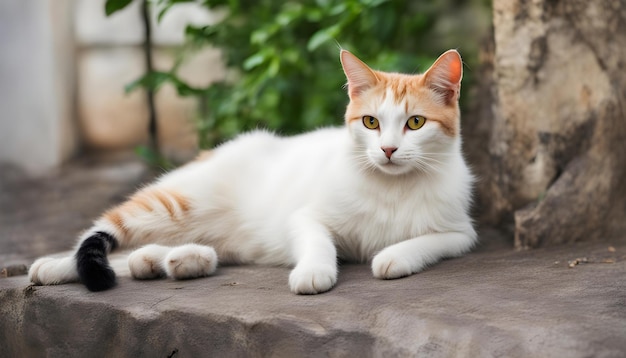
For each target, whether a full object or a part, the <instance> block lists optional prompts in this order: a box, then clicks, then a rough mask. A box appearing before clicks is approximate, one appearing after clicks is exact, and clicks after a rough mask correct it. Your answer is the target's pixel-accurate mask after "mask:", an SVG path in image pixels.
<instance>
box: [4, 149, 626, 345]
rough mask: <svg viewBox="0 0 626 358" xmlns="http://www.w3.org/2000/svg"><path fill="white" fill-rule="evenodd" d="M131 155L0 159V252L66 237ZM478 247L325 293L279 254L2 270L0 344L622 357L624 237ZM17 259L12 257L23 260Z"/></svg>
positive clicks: (54, 245) (349, 270)
mask: <svg viewBox="0 0 626 358" xmlns="http://www.w3.org/2000/svg"><path fill="white" fill-rule="evenodd" d="M147 177H148V175H147V174H146V170H145V167H143V166H142V165H141V164H140V163H138V162H137V161H136V160H135V159H133V158H132V157H129V156H127V155H122V156H115V157H113V158H110V157H106V158H100V157H93V156H91V157H87V158H82V159H80V160H78V161H74V162H73V163H71V164H70V165H69V166H67V167H65V168H63V169H62V170H60V171H59V172H57V173H53V174H51V175H49V176H47V177H45V178H39V179H29V180H26V179H24V177H23V176H22V175H21V174H20V173H18V172H17V171H15V170H13V169H11V168H2V170H0V185H2V191H1V192H0V193H1V195H0V215H1V216H0V266H1V267H4V268H6V267H12V268H15V267H19V265H20V264H24V265H27V264H29V263H30V262H32V260H33V259H34V258H35V257H37V256H40V255H44V254H50V253H54V252H58V251H64V250H68V249H70V248H71V247H72V245H73V243H74V237H75V236H76V235H77V234H78V233H79V232H80V230H82V229H84V228H86V227H87V226H88V225H89V222H90V221H91V220H92V219H93V218H95V217H97V215H98V214H99V213H100V212H101V211H102V210H103V209H105V208H106V207H108V206H110V205H112V204H114V203H116V202H119V201H121V200H123V198H124V196H125V195H127V194H128V193H129V191H131V190H132V189H133V188H136V187H137V186H139V185H140V183H141V181H142V180H144V179H145V178H147ZM481 241H482V243H483V244H482V245H481V246H480V247H478V248H477V249H476V250H475V251H474V252H473V253H471V254H469V255H466V256H464V257H462V258H458V259H451V260H446V261H444V262H442V263H440V264H437V265H435V266H433V267H432V268H430V269H428V270H426V271H424V272H422V273H420V274H417V275H414V276H411V277H407V278H403V279H399V280H389V281H382V280H377V279H374V278H372V276H371V273H370V270H369V267H368V266H367V265H351V264H346V265H342V266H341V268H340V276H339V282H338V283H337V286H336V287H335V288H334V289H333V290H331V291H330V292H328V293H325V294H322V295H317V296H296V295H293V294H291V293H290V292H289V289H288V286H287V279H288V275H289V269H288V268H272V267H259V266H242V267H234V266H233V267H221V268H219V269H218V271H217V273H216V275H215V276H214V277H210V278H203V279H197V280H189V281H173V280H169V279H164V280H157V281H135V280H132V279H131V278H129V277H128V275H127V273H125V272H120V274H121V277H120V279H119V283H118V285H117V286H116V287H115V288H114V289H112V290H109V291H105V292H100V293H92V292H89V291H87V290H86V289H85V287H84V286H81V285H79V284H69V285H62V286H46V287H42V286H31V285H30V284H29V282H28V279H27V278H26V276H24V275H18V276H12V277H8V278H1V279H0V314H1V316H2V320H0V347H1V348H0V356H7V357H13V356H28V357H37V356H50V357H56V356H89V357H98V356H149V357H152V356H155V357H157V356H162V357H189V356H193V357H199V356H250V355H252V356H285V357H295V356H339V357H341V356H349V357H360V356H362V357H367V356H420V357H430V356H434V357H440V356H508V357H536V356H542V357H563V356H568V357H588V356H597V357H623V356H625V355H626V340H625V339H624V336H625V335H626V279H625V277H626V275H625V273H626V242H625V241H623V240H621V241H603V242H595V243H585V244H572V245H564V246H557V247H551V248H544V249H538V250H532V251H514V250H513V249H512V242H511V241H510V240H507V239H506V238H505V240H501V237H500V236H498V235H497V234H496V233H494V232H493V231H490V230H481ZM18 271H19V270H17V271H15V272H18Z"/></svg>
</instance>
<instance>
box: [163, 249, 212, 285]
mask: <svg viewBox="0 0 626 358" xmlns="http://www.w3.org/2000/svg"><path fill="white" fill-rule="evenodd" d="M163 263H164V264H163V265H164V267H165V272H166V273H167V275H168V276H169V277H171V278H173V279H176V280H185V279H190V278H196V277H204V276H209V275H211V274H213V273H214V272H215V270H216V269H217V253H216V252H215V250H214V249H213V248H212V247H210V246H204V245H196V244H186V245H182V246H178V247H174V248H172V250H171V251H170V252H169V253H168V254H167V256H166V257H165V260H164V261H163Z"/></svg>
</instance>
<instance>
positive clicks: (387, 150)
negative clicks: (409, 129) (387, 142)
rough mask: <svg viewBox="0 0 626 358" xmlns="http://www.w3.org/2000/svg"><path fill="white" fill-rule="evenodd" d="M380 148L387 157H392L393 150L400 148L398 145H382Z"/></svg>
mask: <svg viewBox="0 0 626 358" xmlns="http://www.w3.org/2000/svg"><path fill="white" fill-rule="evenodd" d="M380 149H382V151H383V152H385V156H386V157H387V159H391V155H392V154H393V152H395V151H396V150H398V148H396V147H380Z"/></svg>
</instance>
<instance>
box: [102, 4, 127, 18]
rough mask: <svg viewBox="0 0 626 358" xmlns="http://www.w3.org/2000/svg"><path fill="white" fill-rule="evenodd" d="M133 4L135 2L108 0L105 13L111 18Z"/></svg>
mask: <svg viewBox="0 0 626 358" xmlns="http://www.w3.org/2000/svg"><path fill="white" fill-rule="evenodd" d="M131 2H133V0H107V2H106V3H105V4H104V13H105V14H106V15H107V16H111V15H113V14H114V13H116V12H118V11H120V10H122V9H123V8H125V7H126V6H128V5H130V3H131Z"/></svg>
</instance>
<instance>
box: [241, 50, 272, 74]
mask: <svg viewBox="0 0 626 358" xmlns="http://www.w3.org/2000/svg"><path fill="white" fill-rule="evenodd" d="M266 57H267V56H266V54H264V53H261V52H257V53H255V54H254V55H252V56H250V57H248V58H247V59H246V60H245V61H244V62H243V69H244V70H246V71H250V70H251V69H253V68H255V67H257V66H259V65H260V64H262V63H263V62H265V59H266Z"/></svg>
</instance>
